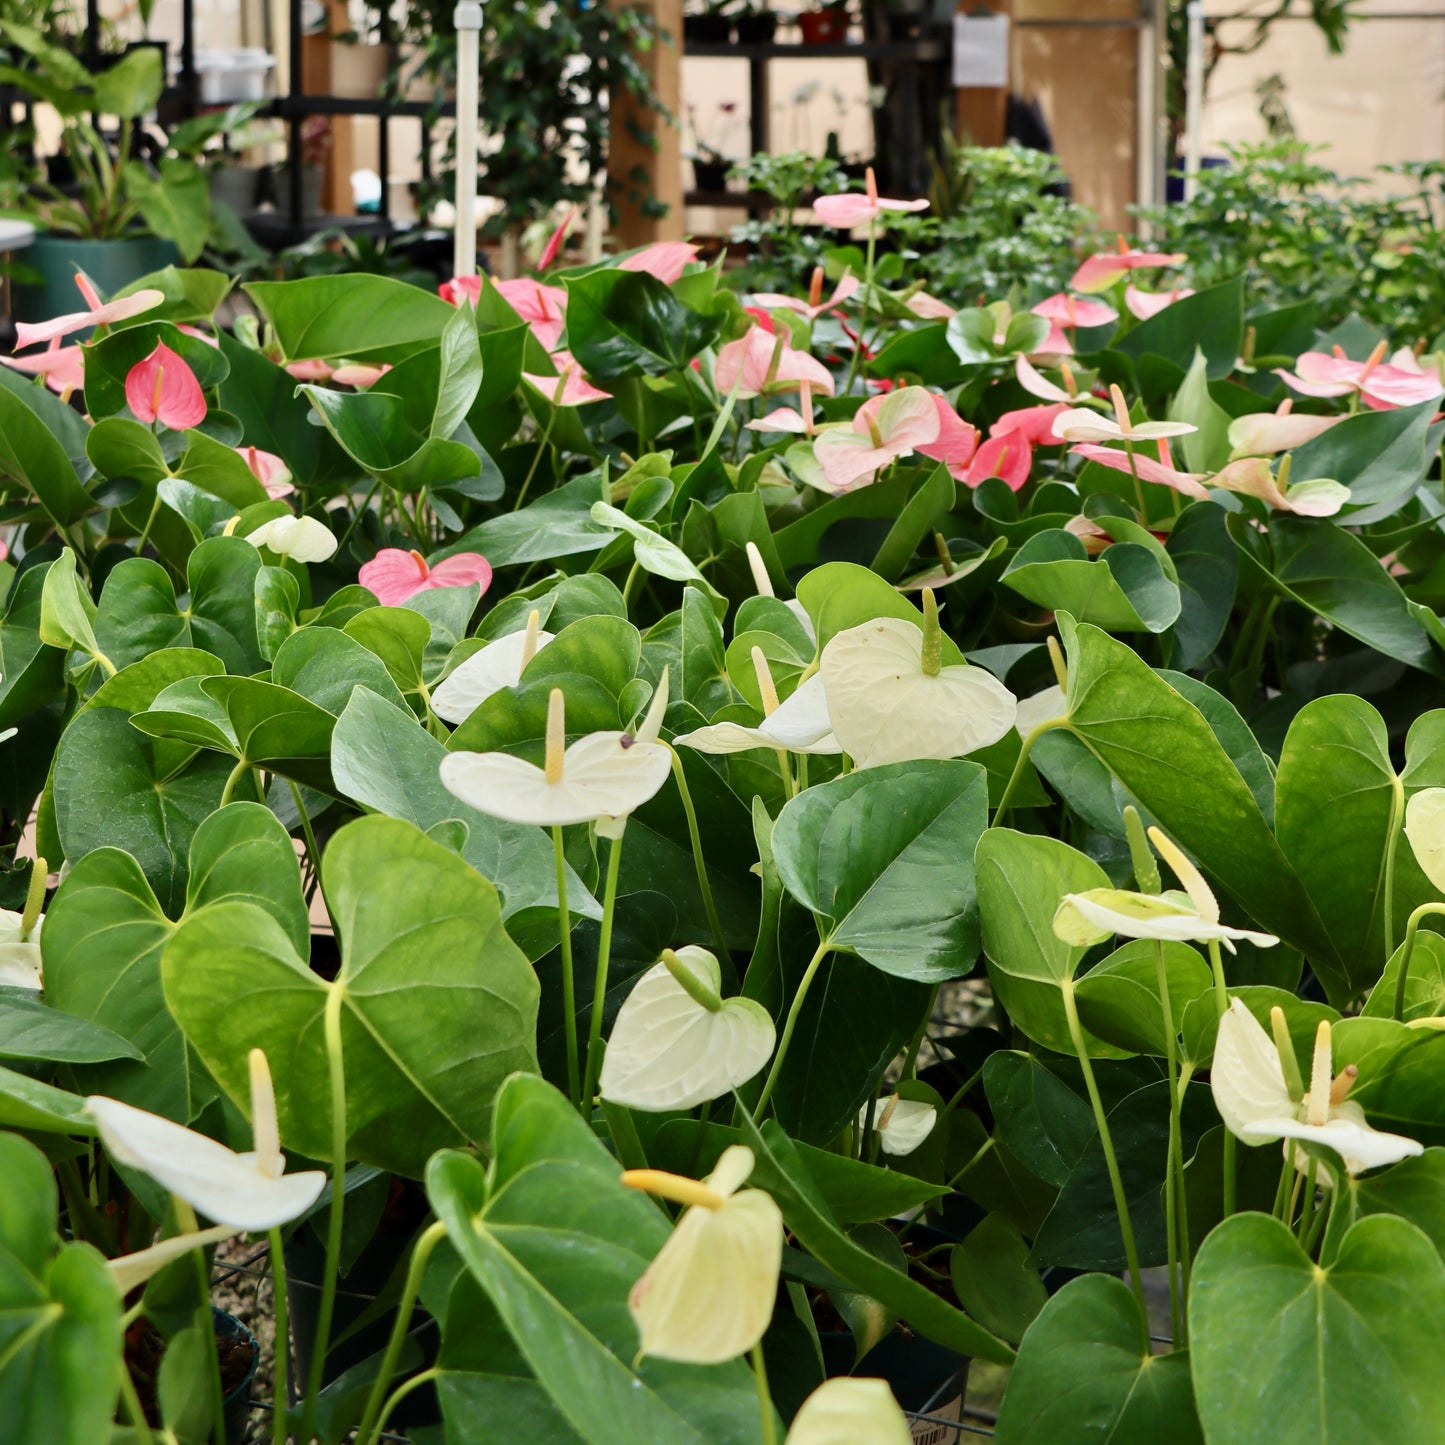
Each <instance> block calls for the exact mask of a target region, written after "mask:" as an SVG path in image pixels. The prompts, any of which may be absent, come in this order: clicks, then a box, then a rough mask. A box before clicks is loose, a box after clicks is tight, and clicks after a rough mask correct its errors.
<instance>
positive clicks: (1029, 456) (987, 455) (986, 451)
mask: <svg viewBox="0 0 1445 1445" xmlns="http://www.w3.org/2000/svg"><path fill="white" fill-rule="evenodd" d="M1033 461H1034V453H1033V448H1032V447H1031V446H1030V445H1029V439H1028V437H1026V436H1025V435H1024V434H1023V432H1021V431H1010V432H999V433H998V434H997V435H996V436H990V437H989V439H988V440H987V441H986V442H985V443H984V444H983V445H982V446H981V447H980V448H979V449H978V450H977V451H976V452H975V453H974V455H973V460H972V461H971V462H970V463H969V466H968V471H967V472H965V473H964V475H963V476H962V477H961V478H960V479H959V480H960V481H962V482H963V483H964V484H965V485H966V486H970V487H977V486H981V485H982V484H983V483H984V482H986V481H988V479H989V478H990V477H998V478H1000V480H1002V481H1004V482H1006V483H1007V484H1008V489H1009V491H1011V492H1017V491H1018V490H1019V489H1020V488H1021V487H1022V486H1023V484H1024V483H1025V482H1026V481H1028V479H1029V472H1030V471H1031V470H1032V468H1033Z"/></svg>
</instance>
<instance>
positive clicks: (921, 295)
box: [903, 291, 955, 321]
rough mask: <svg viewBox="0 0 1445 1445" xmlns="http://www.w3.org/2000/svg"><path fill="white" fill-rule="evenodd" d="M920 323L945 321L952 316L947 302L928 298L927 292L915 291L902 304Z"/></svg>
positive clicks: (951, 308)
mask: <svg viewBox="0 0 1445 1445" xmlns="http://www.w3.org/2000/svg"><path fill="white" fill-rule="evenodd" d="M903 304H904V305H905V306H906V307H907V308H908V309H909V310H910V311H911V312H912V313H913V314H914V315H915V316H916V317H918V319H919V320H920V321H947V320H948V318H949V317H950V316H952V315H954V314H955V313H954V309H953V307H952V306H950V305H949V304H948V302H947V301H940V300H939V299H938V297H937V296H930V295H929V294H928V292H927V291H915V292H914V293H913V295H911V296H909V297H907V298H906V299H905V300H904V303H903Z"/></svg>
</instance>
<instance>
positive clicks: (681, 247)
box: [617, 241, 700, 286]
mask: <svg viewBox="0 0 1445 1445" xmlns="http://www.w3.org/2000/svg"><path fill="white" fill-rule="evenodd" d="M699 249H700V248H699V247H697V246H694V245H692V244H691V243H690V242H688V241H655V242H654V243H653V244H652V245H651V246H644V247H643V248H642V249H641V250H640V251H635V252H633V254H632V255H631V256H624V257H623V258H622V260H620V261H619V262H618V263H617V269H618V270H619V271H645V272H646V273H647V274H648V275H649V276H655V277H657V279H658V280H659V281H661V282H662V284H663V285H664V286H671V285H672V283H673V282H674V281H676V280H678V279H679V278H680V277H681V276H682V273H683V271H685V270H686V269H687V263H688V262H689V261H695V260H696V259H697V253H698V250H699Z"/></svg>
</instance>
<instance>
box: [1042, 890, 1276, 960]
mask: <svg viewBox="0 0 1445 1445" xmlns="http://www.w3.org/2000/svg"><path fill="white" fill-rule="evenodd" d="M1054 932H1055V933H1056V934H1057V935H1058V936H1059V937H1060V938H1062V939H1063V940H1064V942H1065V943H1067V944H1069V945H1070V947H1072V948H1091V947H1093V945H1094V944H1096V943H1102V942H1103V941H1104V940H1105V939H1106V938H1111V937H1113V935H1114V934H1116V933H1117V934H1118V935H1119V936H1120V937H1122V938H1158V939H1163V940H1165V941H1166V942H1167V941H1171V940H1172V941H1173V942H1176V943H1210V942H1215V943H1222V944H1223V945H1224V946H1225V947H1226V948H1227V949H1228V950H1229V951H1230V952H1231V953H1233V952H1235V947H1234V940H1235V939H1236V938H1243V939H1247V940H1248V941H1249V942H1250V943H1252V944H1254V945H1255V946H1256V947H1257V948H1273V947H1274V945H1275V944H1276V943H1278V942H1279V939H1277V938H1276V937H1275V936H1274V935H1273V934H1271V933H1255V932H1252V931H1251V930H1250V929H1247V928H1227V927H1225V925H1224V924H1222V923H1218V922H1213V921H1211V920H1209V919H1207V918H1201V917H1200V915H1199V910H1198V909H1197V908H1195V906H1194V904H1193V903H1192V902H1190V900H1189V895H1188V894H1187V893H1176V892H1172V891H1171V892H1168V893H1130V892H1128V891H1127V890H1125V889H1123V888H1091V889H1089V891H1088V892H1087V893H1066V894H1065V895H1064V897H1063V900H1062V901H1061V902H1060V904H1059V907H1058V911H1057V912H1056V913H1055V914H1054Z"/></svg>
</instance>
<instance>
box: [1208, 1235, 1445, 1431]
mask: <svg viewBox="0 0 1445 1445" xmlns="http://www.w3.org/2000/svg"><path fill="white" fill-rule="evenodd" d="M1442 1329H1445V1264H1442V1263H1441V1261H1440V1256H1439V1254H1438V1253H1437V1252H1436V1250H1435V1246H1434V1245H1433V1244H1431V1242H1430V1241H1429V1239H1427V1238H1426V1237H1425V1235H1423V1234H1422V1233H1421V1232H1420V1231H1419V1230H1418V1229H1417V1228H1416V1227H1415V1226H1414V1225H1412V1224H1409V1223H1407V1222H1406V1221H1405V1220H1403V1219H1391V1218H1388V1217H1382V1216H1374V1217H1370V1218H1367V1219H1362V1220H1360V1221H1359V1222H1358V1223H1357V1224H1356V1225H1355V1226H1354V1227H1353V1228H1352V1229H1350V1230H1349V1231H1348V1233H1346V1234H1345V1236H1344V1238H1343V1239H1342V1240H1341V1242H1340V1247H1339V1252H1338V1254H1337V1255H1336V1257H1335V1259H1334V1261H1333V1263H1332V1264H1330V1265H1329V1266H1327V1267H1321V1266H1319V1265H1317V1264H1315V1263H1314V1261H1313V1260H1311V1259H1310V1258H1309V1256H1308V1255H1306V1254H1305V1252H1304V1251H1303V1250H1302V1249H1301V1248H1300V1247H1299V1245H1298V1244H1297V1243H1296V1242H1295V1239H1294V1237H1293V1236H1292V1235H1291V1233H1290V1231H1289V1230H1288V1229H1287V1228H1286V1227H1285V1226H1284V1225H1283V1224H1281V1223H1280V1222H1279V1220H1277V1219H1274V1218H1271V1217H1270V1216H1269V1215H1267V1214H1237V1215H1235V1216H1233V1217H1232V1218H1230V1219H1227V1220H1225V1221H1224V1223H1223V1224H1221V1225H1220V1226H1219V1227H1218V1228H1217V1229H1216V1230H1215V1231H1214V1233H1213V1234H1211V1235H1210V1236H1209V1238H1208V1239H1206V1240H1205V1241H1204V1244H1203V1247H1202V1248H1201V1249H1200V1251H1199V1256H1198V1258H1197V1259H1196V1260H1195V1262H1194V1273H1193V1278H1192V1281H1191V1288H1190V1293H1189V1338H1190V1342H1191V1354H1192V1356H1193V1359H1192V1369H1193V1374H1194V1384H1195V1389H1196V1391H1197V1395H1198V1406H1199V1415H1200V1418H1201V1420H1202V1421H1203V1422H1204V1427H1205V1430H1206V1431H1207V1433H1208V1434H1209V1436H1210V1437H1211V1438H1217V1439H1221V1440H1229V1441H1231V1442H1237V1445H1265V1442H1268V1445H1304V1442H1306V1441H1308V1442H1310V1445H1319V1442H1321V1441H1331V1442H1333V1441H1351V1442H1357V1445H1376V1442H1378V1445H1416V1442H1419V1445H1426V1442H1433V1441H1435V1440H1438V1439H1439V1438H1440V1437H1441V1434H1442V1432H1445V1398H1442V1397H1441V1394H1440V1391H1439V1388H1438V1378H1437V1377H1438V1361H1437V1359H1436V1352H1435V1349H1434V1346H1433V1340H1434V1338H1435V1336H1436V1333H1437V1332H1438V1331H1440V1330H1442ZM1249 1341H1254V1342H1259V1343H1260V1344H1261V1345H1264V1344H1266V1343H1267V1347H1264V1348H1250V1347H1249V1346H1248V1345H1247V1344H1246V1343H1244V1342H1249Z"/></svg>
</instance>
